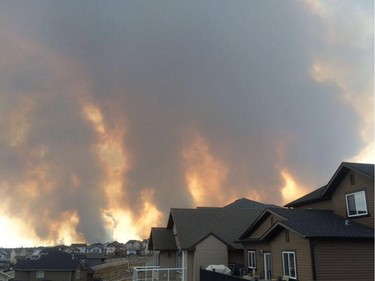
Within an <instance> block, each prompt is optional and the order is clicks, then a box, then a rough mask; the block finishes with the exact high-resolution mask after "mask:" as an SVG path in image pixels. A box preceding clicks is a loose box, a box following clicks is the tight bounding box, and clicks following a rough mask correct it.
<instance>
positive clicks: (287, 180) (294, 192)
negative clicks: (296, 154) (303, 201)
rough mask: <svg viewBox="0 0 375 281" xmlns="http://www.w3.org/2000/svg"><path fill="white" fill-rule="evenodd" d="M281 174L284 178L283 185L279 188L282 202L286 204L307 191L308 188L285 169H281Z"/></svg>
mask: <svg viewBox="0 0 375 281" xmlns="http://www.w3.org/2000/svg"><path fill="white" fill-rule="evenodd" d="M281 176H282V178H283V180H284V185H283V187H282V188H281V194H282V196H283V204H287V203H289V202H291V201H293V200H295V199H297V198H299V197H302V196H303V195H305V194H307V193H308V189H307V188H306V187H304V186H303V185H301V184H299V183H298V182H297V180H296V179H295V178H293V176H292V175H291V174H290V173H289V172H288V171H287V170H286V169H283V170H281Z"/></svg>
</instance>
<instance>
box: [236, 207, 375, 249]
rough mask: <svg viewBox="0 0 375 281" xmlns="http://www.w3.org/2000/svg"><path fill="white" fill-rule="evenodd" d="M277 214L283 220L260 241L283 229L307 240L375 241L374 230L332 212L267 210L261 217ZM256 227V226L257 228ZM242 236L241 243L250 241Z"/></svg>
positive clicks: (270, 237) (271, 228)
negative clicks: (344, 239) (343, 239)
mask: <svg viewBox="0 0 375 281" xmlns="http://www.w3.org/2000/svg"><path fill="white" fill-rule="evenodd" d="M269 214H276V215H278V216H279V217H281V220H280V221H278V222H276V223H275V224H274V225H273V226H272V227H270V229H268V230H267V231H266V232H265V233H264V234H263V235H262V236H261V237H260V238H259V240H260V241H263V240H269V239H272V238H273V237H274V236H275V235H276V234H278V233H279V232H280V231H281V230H282V229H289V230H291V231H293V232H295V233H297V234H298V235H300V236H302V237H305V238H335V239H338V238H346V239H374V230H373V229H372V228H370V227H367V226H364V225H363V224H360V223H356V222H354V221H352V220H348V219H346V218H343V217H341V216H338V215H335V214H334V213H333V212H332V211H325V210H309V209H285V208H270V209H267V210H266V211H265V212H264V213H263V214H262V215H261V217H266V216H268V215H269ZM255 227H256V226H255ZM250 233H251V232H250V231H248V235H247V237H246V236H245V235H242V236H241V238H242V239H241V240H240V241H241V242H244V241H249V240H250V239H248V237H249V234H250Z"/></svg>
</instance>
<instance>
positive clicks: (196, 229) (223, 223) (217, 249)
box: [149, 199, 275, 281]
mask: <svg viewBox="0 0 375 281" xmlns="http://www.w3.org/2000/svg"><path fill="white" fill-rule="evenodd" d="M268 207H275V205H267V204H262V203H258V202H255V201H252V200H248V199H239V200H237V201H235V202H233V203H231V204H229V205H227V206H225V207H222V208H216V207H198V208H196V209H179V208H172V209H171V210H170V214H169V219H168V222H167V226H166V227H154V228H152V229H151V234H150V240H149V250H152V251H153V252H154V265H156V266H160V267H161V268H171V267H174V268H183V270H178V271H176V272H175V274H176V280H184V281H187V280H189V281H199V270H200V269H201V268H206V267H207V266H208V265H211V264H223V265H226V266H230V265H234V264H236V265H243V264H244V257H243V246H242V245H241V244H238V243H234V242H235V240H236V239H237V238H238V237H239V236H240V235H241V234H242V233H243V232H244V231H245V230H246V228H247V227H248V226H249V225H250V224H252V222H253V221H254V220H255V219H256V218H257V217H258V216H259V215H260V214H261V213H262V212H263V211H264V210H265V209H266V208H268ZM160 278H161V277H160V276H159V279H158V280H162V279H160Z"/></svg>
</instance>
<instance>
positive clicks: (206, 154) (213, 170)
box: [182, 133, 235, 206]
mask: <svg viewBox="0 0 375 281" xmlns="http://www.w3.org/2000/svg"><path fill="white" fill-rule="evenodd" d="M182 157H183V160H184V163H185V166H186V171H185V180H186V183H187V186H188V190H189V192H190V194H191V196H192V198H193V200H194V204H195V205H196V206H202V205H209V204H212V203H215V204H221V205H224V204H226V203H229V202H231V201H233V199H234V198H235V194H232V193H231V192H229V191H228V190H225V187H224V184H225V180H226V179H227V176H228V171H229V169H228V167H227V166H226V165H225V163H223V162H222V161H220V159H218V158H215V157H214V156H213V155H212V154H211V151H210V147H209V144H208V142H207V140H205V139H204V138H203V137H202V136H201V135H199V134H198V133H196V134H195V137H194V139H193V141H192V143H191V144H190V145H189V146H186V147H185V148H184V149H183V151H182ZM213 198H214V199H213Z"/></svg>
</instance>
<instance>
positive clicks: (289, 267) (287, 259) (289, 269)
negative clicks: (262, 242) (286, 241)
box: [283, 252, 297, 279]
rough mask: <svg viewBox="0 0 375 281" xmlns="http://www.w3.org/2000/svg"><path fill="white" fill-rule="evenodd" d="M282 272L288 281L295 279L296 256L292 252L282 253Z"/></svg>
mask: <svg viewBox="0 0 375 281" xmlns="http://www.w3.org/2000/svg"><path fill="white" fill-rule="evenodd" d="M283 272H284V275H285V276H287V277H289V278H290V279H296V278H297V267H296V254H295V253H294V252H283Z"/></svg>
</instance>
